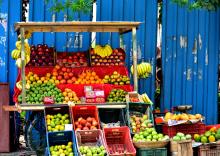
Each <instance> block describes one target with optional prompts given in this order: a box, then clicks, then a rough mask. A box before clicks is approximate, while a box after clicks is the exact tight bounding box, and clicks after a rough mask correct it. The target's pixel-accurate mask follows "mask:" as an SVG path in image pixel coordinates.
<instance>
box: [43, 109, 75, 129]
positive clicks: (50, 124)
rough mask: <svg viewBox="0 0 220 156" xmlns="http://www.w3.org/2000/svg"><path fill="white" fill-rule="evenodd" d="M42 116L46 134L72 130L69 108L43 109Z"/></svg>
mask: <svg viewBox="0 0 220 156" xmlns="http://www.w3.org/2000/svg"><path fill="white" fill-rule="evenodd" d="M44 114H45V120H46V122H45V123H46V129H47V132H58V131H65V130H72V124H71V123H72V122H71V118H70V110H69V106H67V105H66V106H59V107H57V106H56V107H45V109H44ZM69 128H70V129H69Z"/></svg>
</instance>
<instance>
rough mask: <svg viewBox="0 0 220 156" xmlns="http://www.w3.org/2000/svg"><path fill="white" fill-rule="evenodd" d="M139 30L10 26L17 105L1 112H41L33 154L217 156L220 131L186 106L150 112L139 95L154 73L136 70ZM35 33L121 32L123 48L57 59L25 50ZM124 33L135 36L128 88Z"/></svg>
mask: <svg viewBox="0 0 220 156" xmlns="http://www.w3.org/2000/svg"><path fill="white" fill-rule="evenodd" d="M140 24H141V23H140V22H25V23H24V22H19V23H16V24H15V30H16V31H18V32H19V36H18V41H17V42H16V48H15V49H14V50H13V51H12V58H13V59H15V60H16V65H17V67H18V69H19V73H18V77H17V82H16V86H15V88H14V96H13V100H14V102H15V103H16V105H15V106H5V107H4V110H5V111H34V112H37V114H39V113H42V112H43V113H42V114H43V115H42V116H43V117H41V115H38V116H35V117H36V118H35V119H34V121H36V123H35V124H38V126H39V125H40V126H41V130H42V131H41V132H39V133H38V134H37V135H39V136H40V137H39V138H43V139H42V140H37V139H39V138H38V137H36V136H37V135H36V134H35V133H33V134H32V133H28V135H27V136H26V139H27V140H28V141H27V142H28V143H27V144H28V145H29V146H30V147H31V149H33V150H37V149H38V148H40V147H41V146H42V149H43V154H42V153H41V154H39V155H50V156H57V155H60V156H73V155H76V156H77V155H79V156H105V155H109V156H111V155H112V156H113V155H114V156H116V155H117V156H122V155H128V156H131V155H132V156H135V155H138V156H145V155H146V156H147V155H152V156H153V155H155V156H167V155H177V156H192V155H198V156H206V155H210V154H211V153H213V152H214V153H215V154H217V155H218V153H219V152H220V144H219V143H218V140H220V129H218V127H215V126H211V127H208V128H207V129H206V125H205V124H204V123H203V121H204V120H205V117H204V116H203V115H201V114H190V113H188V110H190V109H191V106H180V107H175V108H172V110H171V111H170V112H160V110H155V111H153V110H152V104H153V103H152V102H151V100H150V99H149V97H148V96H147V94H146V93H144V94H142V95H140V94H139V93H138V79H140V78H142V79H143V78H147V77H149V76H150V74H151V70H152V69H151V65H150V63H147V62H142V63H140V64H138V62H137V45H136V42H137V41H136V29H137V28H138V26H139V25H140ZM34 32H118V33H119V36H120V37H119V39H120V47H118V48H112V47H111V46H110V45H95V46H94V47H91V48H90V49H88V50H87V51H78V52H57V51H56V49H55V48H54V47H49V46H48V45H46V44H38V45H32V46H30V45H29V43H28V39H29V38H30V37H31V34H32V33H34ZM127 32H132V39H133V42H132V43H133V65H132V67H131V69H130V71H131V74H133V85H132V84H131V82H132V79H131V78H130V76H129V75H130V73H129V70H128V69H127V67H126V65H125V57H126V52H125V51H124V50H123V38H122V35H123V34H124V33H127ZM140 87H141V86H140ZM40 118H41V119H42V120H40ZM33 123H34V122H32V123H31V124H32V127H34V126H33ZM31 139H32V140H34V139H35V144H33V142H32V140H31ZM44 139H45V140H44ZM36 142H37V143H39V142H40V143H39V144H37V143H36ZM41 152H42V151H41Z"/></svg>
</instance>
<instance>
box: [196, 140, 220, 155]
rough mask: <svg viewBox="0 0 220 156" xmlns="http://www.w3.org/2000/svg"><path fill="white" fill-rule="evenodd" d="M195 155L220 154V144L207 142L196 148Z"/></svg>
mask: <svg viewBox="0 0 220 156" xmlns="http://www.w3.org/2000/svg"><path fill="white" fill-rule="evenodd" d="M193 152H194V153H193V156H220V144H215V143H213V144H207V145H201V146H199V147H197V148H194V151H193Z"/></svg>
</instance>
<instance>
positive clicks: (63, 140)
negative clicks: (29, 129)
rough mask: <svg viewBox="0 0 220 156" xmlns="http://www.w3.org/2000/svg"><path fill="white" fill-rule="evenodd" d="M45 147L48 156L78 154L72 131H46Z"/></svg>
mask: <svg viewBox="0 0 220 156" xmlns="http://www.w3.org/2000/svg"><path fill="white" fill-rule="evenodd" d="M47 148H48V155H49V156H57V155H60V156H65V155H68V156H78V152H77V147H76V141H75V134H74V132H73V131H66V132H56V133H47Z"/></svg>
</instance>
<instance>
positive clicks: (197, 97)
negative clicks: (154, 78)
mask: <svg viewBox="0 0 220 156" xmlns="http://www.w3.org/2000/svg"><path fill="white" fill-rule="evenodd" d="M219 16H220V12H219V11H218V12H208V11H204V10H201V11H187V10H186V8H180V7H177V6H176V5H174V4H172V2H170V0H165V1H164V4H163V41H162V45H163V47H162V62H163V76H164V77H163V78H164V79H163V84H164V85H163V96H162V97H163V99H162V101H163V102H162V103H163V107H164V108H171V107H172V106H176V105H180V104H191V105H193V111H192V112H193V113H201V114H203V115H204V116H205V117H206V123H209V124H213V123H217V116H218V115H217V111H218V107H217V86H218V53H219V43H220V42H219V39H220V38H219V36H220V35H219V34H220V31H219V30H220V23H219V22H220V21H219V20H220V17H219Z"/></svg>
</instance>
